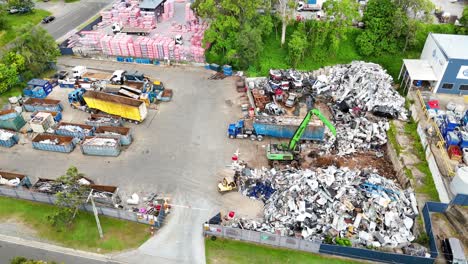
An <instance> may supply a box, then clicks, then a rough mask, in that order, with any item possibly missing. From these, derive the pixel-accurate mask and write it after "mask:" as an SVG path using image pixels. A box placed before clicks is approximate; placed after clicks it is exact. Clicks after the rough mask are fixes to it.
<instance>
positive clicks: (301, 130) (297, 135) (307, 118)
mask: <svg viewBox="0 0 468 264" xmlns="http://www.w3.org/2000/svg"><path fill="white" fill-rule="evenodd" d="M312 115H316V116H317V117H318V118H319V119H320V120H322V122H323V123H324V124H325V125H326V126H327V127H328V129H330V131H331V132H332V134H333V135H334V136H335V137H336V129H335V127H334V126H333V124H332V123H331V122H330V121H329V120H328V119H327V118H326V117H325V116H324V115H323V114H322V113H321V112H320V111H319V110H318V109H315V108H314V109H312V110H310V111H309V112H308V113H307V115H306V116H305V117H304V119H303V120H302V122H301V124H300V125H299V127H298V128H297V130H296V132H295V133H294V135H293V137H292V138H291V140H290V141H289V144H288V149H289V150H290V151H293V150H294V149H295V148H296V145H297V142H299V140H301V138H302V135H303V134H304V131H305V130H306V128H307V125H308V124H309V122H310V119H311V118H312Z"/></svg>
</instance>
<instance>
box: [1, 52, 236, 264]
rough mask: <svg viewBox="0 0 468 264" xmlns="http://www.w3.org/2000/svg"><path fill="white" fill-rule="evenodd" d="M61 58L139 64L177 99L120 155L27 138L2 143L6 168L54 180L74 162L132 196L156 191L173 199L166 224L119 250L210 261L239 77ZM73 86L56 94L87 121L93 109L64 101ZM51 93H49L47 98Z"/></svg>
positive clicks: (134, 256)
mask: <svg viewBox="0 0 468 264" xmlns="http://www.w3.org/2000/svg"><path fill="white" fill-rule="evenodd" d="M59 64H66V65H72V66H73V65H86V66H88V67H90V68H102V69H108V70H112V69H126V70H138V71H140V72H144V73H145V74H147V75H149V76H153V77H158V78H160V79H161V80H162V81H163V82H164V83H165V85H166V87H168V88H172V89H174V98H173V101H172V102H169V103H164V104H161V105H160V108H159V110H158V111H156V110H150V112H149V116H148V118H147V120H145V122H144V123H142V124H140V125H131V126H132V127H133V128H134V135H135V142H134V143H133V144H132V145H130V147H129V148H128V149H127V150H125V151H123V152H122V154H121V155H120V156H119V157H117V158H109V157H91V156H84V155H82V154H81V153H80V150H79V149H78V148H77V149H75V151H74V152H73V153H71V154H61V153H53V152H42V151H37V150H33V149H32V146H31V143H30V142H29V141H27V142H25V143H24V144H23V145H17V146H15V147H13V148H11V149H4V148H1V149H0V157H1V158H0V168H1V169H3V170H10V171H20V172H24V173H26V174H27V175H30V176H33V178H35V177H45V178H55V177H58V176H59V175H61V174H63V173H64V172H65V170H66V169H67V168H68V167H69V166H70V165H74V166H77V167H78V168H79V169H80V171H82V172H83V173H85V174H86V175H87V176H88V177H90V178H91V179H93V180H95V181H96V182H98V183H99V184H105V185H115V186H119V188H120V189H121V190H122V191H123V192H124V193H127V194H131V193H132V192H140V191H143V190H144V191H147V192H157V193H165V194H168V195H170V196H171V197H173V203H174V204H176V205H180V206H175V207H174V211H173V212H172V214H171V215H170V217H169V218H168V225H167V226H165V227H164V228H163V229H162V230H160V232H159V233H158V234H157V235H156V236H155V237H153V238H152V239H150V240H149V241H148V242H147V243H145V244H144V245H143V246H141V247H140V249H138V250H137V251H133V252H129V253H126V254H122V255H118V256H117V257H118V259H119V260H125V261H126V262H128V263H204V262H205V258H204V243H203V237H202V235H201V234H202V223H203V222H204V221H206V220H207V219H208V218H209V217H210V216H212V215H213V214H214V213H215V212H216V211H217V210H219V206H220V202H219V197H220V195H219V194H218V193H217V191H216V181H217V177H218V176H217V172H218V171H219V170H221V169H223V168H224V167H225V165H226V164H229V162H230V157H231V156H232V153H234V152H235V150H236V145H235V144H232V143H230V142H232V141H229V140H228V139H227V136H226V127H227V124H228V123H229V122H231V121H232V120H235V119H236V118H238V117H239V114H240V111H239V108H238V107H237V104H236V103H234V104H233V103H232V100H235V98H238V97H239V95H238V94H237V93H236V92H235V89H234V80H233V79H225V80H218V81H211V80H207V77H209V76H210V74H211V72H210V71H207V70H204V69H203V68H201V67H199V68H193V67H174V68H164V67H157V66H143V65H139V66H138V65H136V64H121V63H114V62H100V61H92V60H82V59H71V58H69V57H66V58H60V59H59ZM69 91H70V90H69V89H60V88H56V89H55V90H54V92H53V93H52V94H51V95H49V97H50V98H56V99H61V100H62V102H63V104H64V106H65V110H64V112H63V113H64V121H73V122H83V120H84V119H85V118H86V116H87V114H86V113H84V112H81V111H79V110H73V109H71V108H70V107H68V106H67V104H66V96H67V93H68V92H69ZM49 97H48V98H49Z"/></svg>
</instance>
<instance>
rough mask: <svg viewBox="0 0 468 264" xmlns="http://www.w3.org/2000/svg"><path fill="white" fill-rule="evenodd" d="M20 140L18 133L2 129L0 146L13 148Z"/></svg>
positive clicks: (0, 130)
mask: <svg viewBox="0 0 468 264" xmlns="http://www.w3.org/2000/svg"><path fill="white" fill-rule="evenodd" d="M18 142H19V137H18V133H16V132H15V131H11V130H6V129H0V147H5V148H11V147H13V146H14V145H16V144H17V143H18Z"/></svg>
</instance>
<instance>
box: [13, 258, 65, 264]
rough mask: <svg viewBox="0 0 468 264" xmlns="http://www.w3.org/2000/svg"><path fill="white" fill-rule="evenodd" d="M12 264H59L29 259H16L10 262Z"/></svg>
mask: <svg viewBox="0 0 468 264" xmlns="http://www.w3.org/2000/svg"><path fill="white" fill-rule="evenodd" d="M10 264H57V262H54V261H52V262H46V261H42V260H34V259H27V258H25V257H16V258H14V259H12V260H11V261H10Z"/></svg>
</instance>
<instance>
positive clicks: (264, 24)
mask: <svg viewBox="0 0 468 264" xmlns="http://www.w3.org/2000/svg"><path fill="white" fill-rule="evenodd" d="M192 8H193V10H194V11H195V12H196V13H197V14H198V15H199V16H200V17H202V18H204V19H207V20H209V21H210V27H209V28H208V30H207V31H206V32H205V37H204V39H203V41H204V43H205V44H208V43H209V44H211V52H213V53H215V54H217V55H218V56H219V57H223V58H224V62H225V63H231V64H233V65H234V66H237V67H245V66H247V65H250V64H253V63H255V62H256V61H257V58H258V54H259V51H260V50H261V46H262V43H263V40H262V38H263V37H264V36H266V35H268V34H270V33H271V30H272V28H273V22H272V17H271V15H270V9H271V8H270V6H269V5H268V4H265V3H264V1H261V0H251V1H243V0H222V1H215V0H196V1H195V3H194V4H193V5H192ZM259 9H263V10H264V11H265V12H264V14H261V13H260V12H258V10H259Z"/></svg>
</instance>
